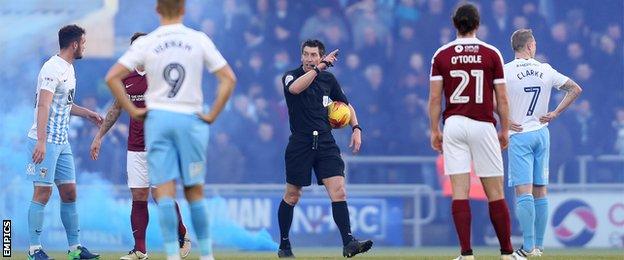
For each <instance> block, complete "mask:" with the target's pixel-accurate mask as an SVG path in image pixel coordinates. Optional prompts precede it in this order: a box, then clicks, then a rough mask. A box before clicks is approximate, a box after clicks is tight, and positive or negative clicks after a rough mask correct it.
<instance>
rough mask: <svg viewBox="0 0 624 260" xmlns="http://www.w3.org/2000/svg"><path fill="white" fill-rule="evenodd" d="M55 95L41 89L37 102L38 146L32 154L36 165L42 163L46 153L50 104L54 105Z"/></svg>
mask: <svg viewBox="0 0 624 260" xmlns="http://www.w3.org/2000/svg"><path fill="white" fill-rule="evenodd" d="M53 97H54V93H52V92H50V91H48V90H45V89H41V90H40V91H39V95H38V97H37V98H38V99H39V100H38V101H37V144H36V145H35V150H34V151H33V154H32V161H33V162H34V163H41V162H42V161H43V159H44V157H45V153H46V139H47V138H46V135H47V132H46V131H47V127H46V126H47V125H48V117H49V115H50V104H52V98H53Z"/></svg>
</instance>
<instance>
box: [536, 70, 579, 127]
mask: <svg viewBox="0 0 624 260" xmlns="http://www.w3.org/2000/svg"><path fill="white" fill-rule="evenodd" d="M559 89H560V90H563V91H565V92H566V94H565V97H563V100H561V102H560V103H559V105H557V108H555V110H554V111H552V112H548V113H546V115H543V116H541V117H540V122H541V123H542V124H544V123H548V122H550V121H552V120H553V119H555V118H556V117H558V116H559V115H560V114H561V113H563V111H565V110H566V109H567V108H568V107H570V105H572V103H573V102H574V100H576V99H577V98H578V97H579V96H580V95H581V92H583V89H582V88H581V86H579V85H578V84H577V83H576V82H574V80H572V79H568V80H567V81H566V82H565V83H564V84H563V85H561V87H559Z"/></svg>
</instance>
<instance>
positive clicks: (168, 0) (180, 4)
mask: <svg viewBox="0 0 624 260" xmlns="http://www.w3.org/2000/svg"><path fill="white" fill-rule="evenodd" d="M184 2H185V1H184V0H158V1H157V4H156V6H157V7H158V12H159V13H160V15H162V16H164V17H177V16H179V15H181V14H182V10H184Z"/></svg>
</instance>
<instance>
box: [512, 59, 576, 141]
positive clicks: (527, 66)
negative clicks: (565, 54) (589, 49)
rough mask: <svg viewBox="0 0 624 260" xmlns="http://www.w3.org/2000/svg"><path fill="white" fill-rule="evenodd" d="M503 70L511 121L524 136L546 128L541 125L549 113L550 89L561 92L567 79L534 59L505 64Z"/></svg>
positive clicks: (516, 60) (517, 60)
mask: <svg viewBox="0 0 624 260" xmlns="http://www.w3.org/2000/svg"><path fill="white" fill-rule="evenodd" d="M504 70H505V78H506V79H507V93H508V95H509V114H510V118H511V121H512V122H514V123H517V124H521V125H522V128H523V130H522V132H530V131H535V130H538V129H540V128H542V127H544V126H546V125H547V124H542V123H540V121H539V118H540V117H541V116H543V115H545V114H546V113H548V103H549V101H550V92H551V89H552V88H553V87H554V88H557V89H559V87H561V86H562V85H563V84H565V83H566V81H568V77H566V76H564V75H563V74H561V73H559V72H557V71H556V70H555V69H553V68H552V67H551V66H550V65H548V64H547V63H541V62H539V61H536V60H534V59H515V60H513V61H511V62H509V63H507V64H505V66H504ZM510 133H511V134H514V133H516V132H514V131H510Z"/></svg>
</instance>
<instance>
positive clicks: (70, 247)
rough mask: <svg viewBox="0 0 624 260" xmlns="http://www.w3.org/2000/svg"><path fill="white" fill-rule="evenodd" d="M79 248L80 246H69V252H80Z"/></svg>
mask: <svg viewBox="0 0 624 260" xmlns="http://www.w3.org/2000/svg"><path fill="white" fill-rule="evenodd" d="M79 246H80V244H75V245H72V246H69V252H73V251H76V250H78V247H79Z"/></svg>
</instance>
